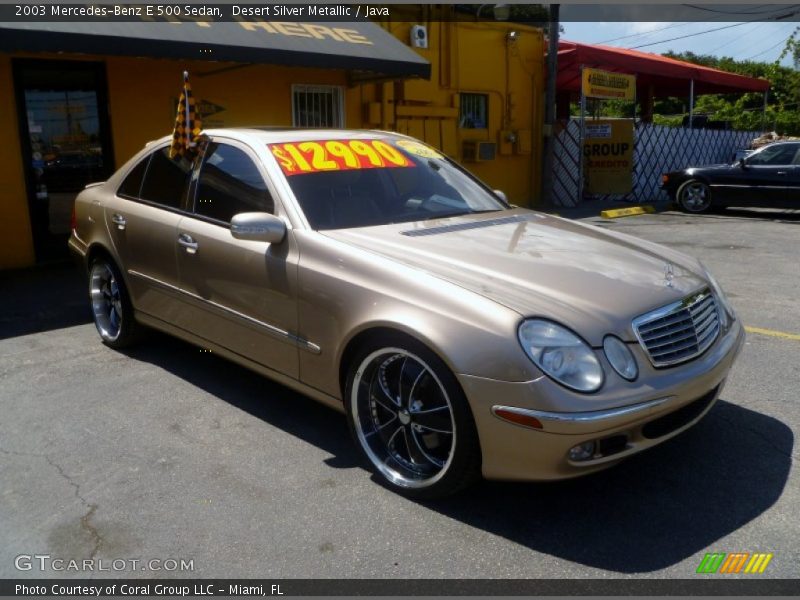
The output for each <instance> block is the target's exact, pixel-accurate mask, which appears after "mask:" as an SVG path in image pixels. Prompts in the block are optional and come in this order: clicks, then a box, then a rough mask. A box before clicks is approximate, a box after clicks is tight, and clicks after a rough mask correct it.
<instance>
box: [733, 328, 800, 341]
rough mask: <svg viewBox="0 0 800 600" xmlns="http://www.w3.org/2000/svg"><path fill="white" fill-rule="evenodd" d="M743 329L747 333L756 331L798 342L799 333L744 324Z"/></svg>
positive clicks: (760, 333) (799, 339) (799, 338)
mask: <svg viewBox="0 0 800 600" xmlns="http://www.w3.org/2000/svg"><path fill="white" fill-rule="evenodd" d="M744 330H745V331H746V332H747V333H757V334H759V335H768V336H770V337H776V338H781V339H783V340H795V341H798V342H800V335H798V334H796V333H786V332H785V331H775V330H774V329H762V328H761V327H749V326H745V328H744Z"/></svg>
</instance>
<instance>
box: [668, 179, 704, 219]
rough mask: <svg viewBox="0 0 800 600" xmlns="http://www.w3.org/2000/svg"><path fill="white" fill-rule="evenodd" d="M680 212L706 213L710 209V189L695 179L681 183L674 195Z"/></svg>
mask: <svg viewBox="0 0 800 600" xmlns="http://www.w3.org/2000/svg"><path fill="white" fill-rule="evenodd" d="M676 197H677V200H678V205H679V206H680V207H681V209H682V210H684V211H686V212H692V213H702V212H708V211H709V209H710V208H711V189H710V188H709V187H708V185H707V184H705V183H703V182H702V181H698V180H696V179H690V180H689V181H687V182H685V183H683V184H682V185H681V186H680V187H679V188H678V192H677V193H676Z"/></svg>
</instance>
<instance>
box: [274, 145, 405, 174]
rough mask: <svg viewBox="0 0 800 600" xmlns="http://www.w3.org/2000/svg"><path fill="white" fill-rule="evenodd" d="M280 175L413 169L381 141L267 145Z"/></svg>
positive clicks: (403, 156)
mask: <svg viewBox="0 0 800 600" xmlns="http://www.w3.org/2000/svg"><path fill="white" fill-rule="evenodd" d="M269 149H270V151H271V152H272V155H273V156H274V157H275V160H277V161H278V164H279V165H280V167H281V170H282V171H283V173H284V175H286V176H291V175H303V174H306V173H318V172H320V171H349V170H353V169H379V168H382V167H413V166H414V163H413V162H412V161H411V160H410V159H409V158H408V157H406V156H405V155H404V154H403V153H402V152H400V151H399V150H398V149H397V148H395V147H394V146H391V145H389V144H387V143H386V142H384V141H381V140H327V141H316V142H294V143H285V144H269Z"/></svg>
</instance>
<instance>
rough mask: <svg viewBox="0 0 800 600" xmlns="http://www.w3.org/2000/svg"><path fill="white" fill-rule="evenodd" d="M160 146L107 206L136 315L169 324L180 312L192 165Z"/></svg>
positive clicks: (107, 213)
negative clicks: (182, 232) (180, 257)
mask: <svg viewBox="0 0 800 600" xmlns="http://www.w3.org/2000/svg"><path fill="white" fill-rule="evenodd" d="M168 153H169V146H159V147H158V148H156V149H155V150H154V151H153V152H151V153H150V154H148V155H147V156H146V157H145V158H144V159H142V160H141V161H140V162H139V163H137V164H136V165H135V166H134V167H133V168H132V169H131V171H130V172H129V173H128V175H127V176H126V178H125V179H124V180H123V182H122V184H121V185H120V187H119V189H118V190H117V193H116V195H115V196H114V197H113V198H112V199H111V201H109V202H108V203H106V205H105V207H104V209H105V220H106V227H107V228H108V232H109V235H110V238H111V241H112V244H113V246H114V250H115V251H116V253H117V256H118V257H119V261H120V265H119V267H120V269H121V270H122V271H123V273H124V276H125V280H126V282H127V284H128V287H129V289H130V293H131V298H132V300H133V304H134V306H135V307H136V310H139V311H142V312H145V313H147V314H149V315H151V316H154V317H157V318H159V319H161V320H164V321H168V322H169V321H171V320H172V319H173V318H174V316H175V314H179V312H180V294H179V292H178V267H177V262H176V256H175V255H176V244H175V238H176V235H177V234H176V231H177V226H178V222H179V221H180V220H181V218H182V214H181V211H182V209H183V206H184V203H185V202H186V197H187V192H188V189H189V182H190V177H191V170H192V163H191V162H190V161H188V160H186V159H177V160H172V159H170V158H169V155H168Z"/></svg>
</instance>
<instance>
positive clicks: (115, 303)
mask: <svg viewBox="0 0 800 600" xmlns="http://www.w3.org/2000/svg"><path fill="white" fill-rule="evenodd" d="M89 293H90V295H91V300H92V312H93V313H94V324H95V326H96V327H97V331H98V332H99V333H100V337H102V338H103V339H104V340H106V341H109V342H113V341H116V339H117V338H118V337H119V334H120V332H121V331H122V294H121V290H120V284H119V282H118V281H117V277H116V275H115V274H114V271H113V270H112V269H111V267H110V266H109V265H108V263H106V262H102V261H100V262H96V263H94V264H93V265H92V269H91V271H90V274H89Z"/></svg>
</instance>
